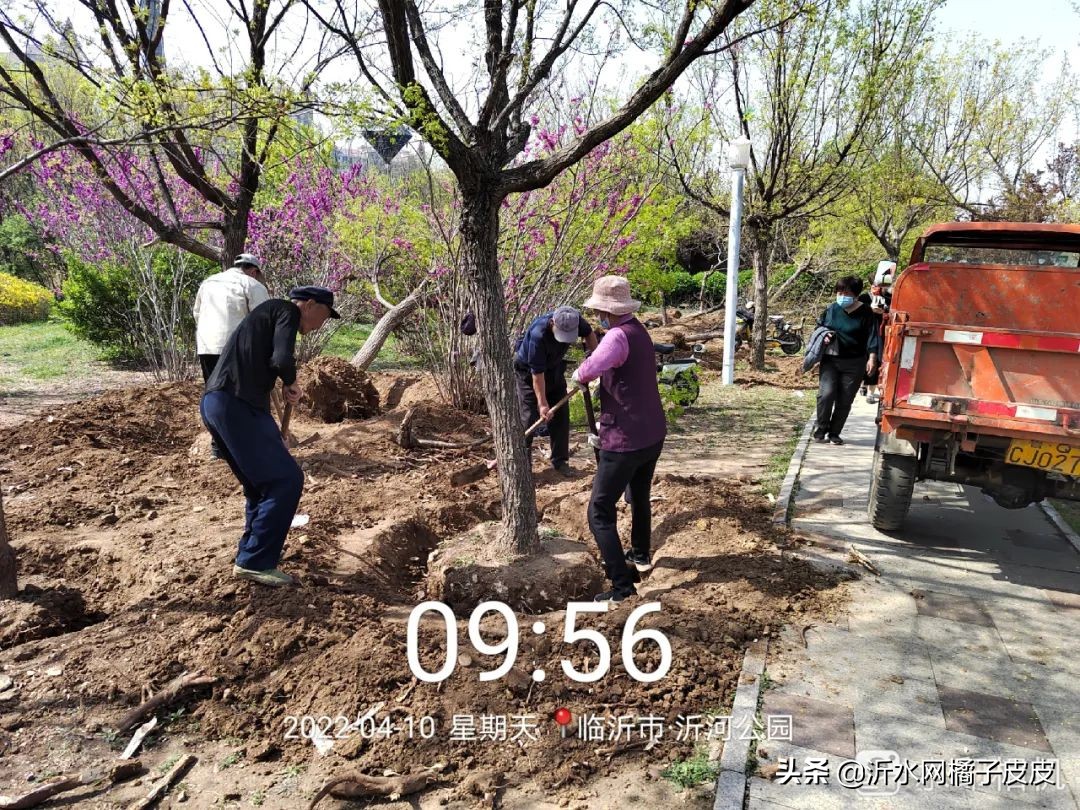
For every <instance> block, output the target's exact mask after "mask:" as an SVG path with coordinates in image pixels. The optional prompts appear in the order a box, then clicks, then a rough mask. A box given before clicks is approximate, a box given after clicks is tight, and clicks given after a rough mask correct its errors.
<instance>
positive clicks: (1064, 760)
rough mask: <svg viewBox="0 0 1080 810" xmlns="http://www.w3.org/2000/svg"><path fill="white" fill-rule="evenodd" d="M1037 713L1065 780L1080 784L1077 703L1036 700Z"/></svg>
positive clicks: (1079, 725)
mask: <svg viewBox="0 0 1080 810" xmlns="http://www.w3.org/2000/svg"><path fill="white" fill-rule="evenodd" d="M1035 713H1036V714H1037V715H1038V716H1039V722H1040V723H1041V724H1042V727H1043V730H1044V731H1045V732H1046V738H1047V739H1048V740H1049V741H1050V746H1051V747H1052V748H1053V749H1054V756H1055V757H1056V758H1057V760H1058V767H1059V768H1060V769H1061V776H1062V779H1063V781H1065V782H1066V783H1068V784H1070V785H1073V786H1075V785H1080V714H1078V713H1077V711H1076V705H1075V704H1069V705H1063V704H1057V705H1053V706H1051V705H1047V704H1044V703H1040V702H1038V701H1036V704H1035Z"/></svg>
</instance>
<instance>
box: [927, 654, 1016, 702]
mask: <svg viewBox="0 0 1080 810" xmlns="http://www.w3.org/2000/svg"><path fill="white" fill-rule="evenodd" d="M930 660H931V661H932V662H933V665H934V680H935V681H936V682H937V684H938V686H939V687H942V686H945V687H950V688H953V689H968V690H971V691H975V692H983V693H985V694H988V695H997V696H998V697H1005V698H1011V699H1012V700H1026V699H1027V698H1029V697H1030V696H1031V693H1032V689H1034V688H1035V678H1034V676H1033V675H1031V674H1030V673H1028V672H1027V671H1025V670H1024V669H1023V668H1021V667H1018V666H1016V665H1015V664H1014V662H1013V661H1012V659H1010V658H1009V656H1008V655H1007V654H1006V653H990V652H987V653H980V652H968V651H960V652H957V651H944V652H940V651H936V650H935V651H931V653H930Z"/></svg>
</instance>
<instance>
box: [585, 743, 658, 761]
mask: <svg viewBox="0 0 1080 810" xmlns="http://www.w3.org/2000/svg"><path fill="white" fill-rule="evenodd" d="M655 747H656V740H637V741H636V742H632V743H626V744H625V745H613V746H611V747H610V748H597V749H596V755H597V756H598V757H607V758H608V759H609V760H610V759H611V758H612V757H615V756H617V755H619V754H625V753H626V752H627V751H636V750H637V749H639V748H644V749H645V750H646V751H651V750H653V749H654V748H655Z"/></svg>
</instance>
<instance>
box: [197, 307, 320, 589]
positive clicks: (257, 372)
mask: <svg viewBox="0 0 1080 810" xmlns="http://www.w3.org/2000/svg"><path fill="white" fill-rule="evenodd" d="M289 299H290V300H288V301H282V300H280V299H271V300H269V301H266V302H265V303H263V304H260V305H259V306H257V307H255V309H254V310H252V312H251V314H250V315H248V316H247V317H246V318H244V320H242V321H241V322H240V325H239V326H237V327H236V330H235V331H234V332H233V333H232V335H231V336H230V337H229V339H228V341H226V343H225V348H224V349H222V351H221V357H220V358H219V359H218V362H217V365H216V366H215V367H214V372H213V374H211V375H210V379H209V380H207V382H206V393H205V394H203V398H202V402H201V403H200V406H199V410H200V412H201V413H202V418H203V423H204V424H205V425H206V428H207V430H209V431H210V435H211V436H213V438H214V441H216V442H217V444H218V447H219V448H220V452H221V457H222V458H224V459H225V461H226V462H227V463H228V465H229V467H230V468H231V469H232V471H233V474H234V475H235V476H236V478H237V480H239V481H240V484H241V486H242V487H243V488H244V496H245V497H246V498H247V520H246V521H245V523H244V533H243V534H242V535H241V537H240V547H239V550H238V552H237V555H236V564H235V565H234V566H233V574H234V575H235V576H238V577H241V578H242V579H249V580H252V581H253V582H257V583H259V584H260V585H269V586H281V585H291V584H292V582H293V579H292V577H290V576H289V575H288V574H286V573H284V572H282V571H279V570H278V567H277V565H278V562H279V561H280V559H281V551H282V548H283V547H284V545H285V536H286V535H287V534H288V532H289V527H290V525H291V524H292V519H293V516H294V515H295V514H296V507H297V505H298V504H299V503H300V494H301V493H302V492H303V489H304V473H303V472H302V471H301V470H300V465H299V464H297V463H296V460H295V459H294V458H293V457H292V455H291V454H290V453H289V450H288V448H286V446H285V442H284V440H283V439H282V437H281V431H280V429H279V428H278V425H277V423H276V422H275V421H274V417H273V416H271V415H270V392H271V391H273V389H274V386H275V385H276V384H277V381H278V378H280V379H281V382H282V385H283V390H284V394H285V400H286V401H287V402H289V403H290V404H295V403H297V402H299V401H300V386H299V385H297V384H296V356H295V353H294V352H295V347H296V334H297V332H299V333H300V334H302V335H306V334H308V333H309V332H314V331H316V330H317V329H319V328H320V327H321V326H322V325H323V324H324V323H325V322H326V320H327V319H328V318H340V317H341V316H340V315H338V313H337V312H336V311H335V310H334V294H333V293H332V292H330V290H328V289H326V288H325V287H297V288H295V289H293V290H291V291H290V292H289Z"/></svg>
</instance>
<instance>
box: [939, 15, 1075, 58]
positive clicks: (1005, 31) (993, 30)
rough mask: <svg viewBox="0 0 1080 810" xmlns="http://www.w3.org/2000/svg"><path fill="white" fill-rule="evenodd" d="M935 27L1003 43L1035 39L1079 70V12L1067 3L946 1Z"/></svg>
mask: <svg viewBox="0 0 1080 810" xmlns="http://www.w3.org/2000/svg"><path fill="white" fill-rule="evenodd" d="M938 26H939V27H940V28H941V29H944V30H953V31H957V32H967V31H974V32H976V33H978V34H980V35H982V36H984V37H987V38H988V39H997V40H1000V41H1001V42H1005V43H1007V42H1015V41H1016V40H1018V39H1037V40H1039V41H1040V42H1041V43H1042V45H1043V47H1044V48H1047V49H1049V50H1050V51H1051V52H1053V53H1055V54H1057V55H1061V54H1068V55H1069V60H1070V62H1071V63H1072V65H1073V67H1080V12H1078V11H1077V10H1076V9H1074V8H1073V4H1072V2H1071V1H1070V0H1023V2H1022V3H1017V2H1016V0H947V2H946V4H945V7H944V8H943V9H941V11H940V12H939V13H938ZM1059 64H1060V63H1059Z"/></svg>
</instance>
